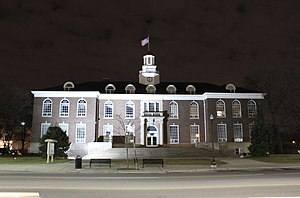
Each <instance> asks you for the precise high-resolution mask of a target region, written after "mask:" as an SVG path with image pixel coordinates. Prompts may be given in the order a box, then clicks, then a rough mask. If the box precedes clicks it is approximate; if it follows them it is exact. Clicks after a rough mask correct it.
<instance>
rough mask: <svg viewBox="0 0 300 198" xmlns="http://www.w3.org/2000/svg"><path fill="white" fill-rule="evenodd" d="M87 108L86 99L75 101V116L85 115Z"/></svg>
mask: <svg viewBox="0 0 300 198" xmlns="http://www.w3.org/2000/svg"><path fill="white" fill-rule="evenodd" d="M86 110H87V103H86V100H84V99H80V100H78V102H77V116H78V117H85V116H86Z"/></svg>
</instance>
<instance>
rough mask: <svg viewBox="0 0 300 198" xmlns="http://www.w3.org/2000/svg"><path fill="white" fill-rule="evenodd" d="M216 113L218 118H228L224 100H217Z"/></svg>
mask: <svg viewBox="0 0 300 198" xmlns="http://www.w3.org/2000/svg"><path fill="white" fill-rule="evenodd" d="M216 113H217V114H216V115H217V118H226V104H225V102H224V100H221V99H220V100H218V101H217V102H216Z"/></svg>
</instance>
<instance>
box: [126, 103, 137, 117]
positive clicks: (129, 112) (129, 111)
mask: <svg viewBox="0 0 300 198" xmlns="http://www.w3.org/2000/svg"><path fill="white" fill-rule="evenodd" d="M134 107H135V105H134V102H132V101H128V102H126V105H125V118H134V117H135V116H134V111H135V108H134Z"/></svg>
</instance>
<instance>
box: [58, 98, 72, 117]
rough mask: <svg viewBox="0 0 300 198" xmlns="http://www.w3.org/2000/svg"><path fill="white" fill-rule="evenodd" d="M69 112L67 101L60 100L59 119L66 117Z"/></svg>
mask: <svg viewBox="0 0 300 198" xmlns="http://www.w3.org/2000/svg"><path fill="white" fill-rule="evenodd" d="M69 111H70V102H69V100H68V99H66V98H65V99H62V100H61V101H60V109H59V116H61V117H68V116H69Z"/></svg>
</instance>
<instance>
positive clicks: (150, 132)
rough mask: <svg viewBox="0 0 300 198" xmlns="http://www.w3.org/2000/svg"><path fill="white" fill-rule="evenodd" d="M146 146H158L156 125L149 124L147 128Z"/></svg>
mask: <svg viewBox="0 0 300 198" xmlns="http://www.w3.org/2000/svg"><path fill="white" fill-rule="evenodd" d="M146 146H147V147H157V146H158V130H157V128H156V126H154V125H150V126H148V128H147V142H146Z"/></svg>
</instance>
